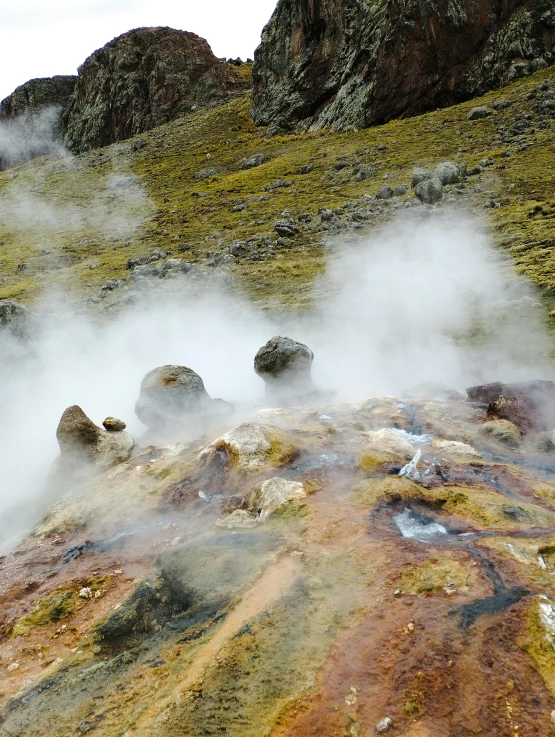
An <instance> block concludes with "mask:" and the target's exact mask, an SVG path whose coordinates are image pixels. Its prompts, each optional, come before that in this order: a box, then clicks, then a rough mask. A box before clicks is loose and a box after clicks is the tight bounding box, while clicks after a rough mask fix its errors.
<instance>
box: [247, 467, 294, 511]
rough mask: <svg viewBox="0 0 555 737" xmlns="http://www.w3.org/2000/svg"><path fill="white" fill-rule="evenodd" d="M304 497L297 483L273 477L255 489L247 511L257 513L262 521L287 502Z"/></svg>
mask: <svg viewBox="0 0 555 737" xmlns="http://www.w3.org/2000/svg"><path fill="white" fill-rule="evenodd" d="M305 496H306V491H305V489H304V486H303V484H301V483H300V482H299V481H289V480H288V479H282V478H280V477H279V476H274V478H272V479H268V481H264V482H263V483H262V484H260V485H259V486H257V487H256V489H255V490H254V491H253V493H252V495H251V498H250V499H249V509H252V510H255V511H256V512H258V514H259V518H260V520H261V521H262V520H265V519H267V518H268V517H270V516H271V515H272V514H273V513H274V512H275V511H276V510H278V509H279V508H280V507H283V506H284V504H287V502H290V501H294V500H296V499H303V498H304V497H305Z"/></svg>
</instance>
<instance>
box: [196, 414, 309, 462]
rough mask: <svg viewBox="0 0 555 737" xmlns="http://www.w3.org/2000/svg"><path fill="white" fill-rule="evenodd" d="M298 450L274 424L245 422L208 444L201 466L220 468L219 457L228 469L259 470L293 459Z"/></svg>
mask: <svg viewBox="0 0 555 737" xmlns="http://www.w3.org/2000/svg"><path fill="white" fill-rule="evenodd" d="M297 453H298V450H297V448H296V447H295V446H294V445H293V443H292V442H291V441H290V440H289V438H288V436H287V435H286V434H285V433H284V432H283V431H282V430H280V429H279V428H278V427H274V426H273V425H261V424H258V423H256V422H245V423H243V424H242V425H237V427H234V428H233V429H232V430H229V432H227V433H225V435H222V436H221V437H219V438H217V439H216V440H214V442H212V443H210V445H208V446H207V447H206V448H204V450H202V451H201V453H200V459H201V460H202V462H203V463H205V464H207V465H209V464H212V463H215V464H216V465H217V466H218V467H220V466H221V462H222V454H223V457H224V459H225V462H226V464H227V465H228V466H229V467H230V468H236V469H238V470H241V471H249V472H251V471H260V470H262V469H264V468H273V467H276V466H280V465H283V464H284V463H287V462H288V461H291V460H293V458H295V457H296V455H297Z"/></svg>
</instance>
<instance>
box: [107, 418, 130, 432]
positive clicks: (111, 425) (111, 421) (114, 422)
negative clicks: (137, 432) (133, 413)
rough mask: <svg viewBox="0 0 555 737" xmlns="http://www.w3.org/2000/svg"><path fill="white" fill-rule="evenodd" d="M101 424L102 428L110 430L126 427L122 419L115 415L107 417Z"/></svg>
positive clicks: (117, 430)
mask: <svg viewBox="0 0 555 737" xmlns="http://www.w3.org/2000/svg"><path fill="white" fill-rule="evenodd" d="M102 424H103V425H104V429H105V430H109V431H110V432H120V431H121V430H125V428H126V427H127V425H126V424H125V422H124V421H123V420H118V419H117V418H116V417H107V418H106V419H105V420H104V422H103V423H102Z"/></svg>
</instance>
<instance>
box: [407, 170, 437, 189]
mask: <svg viewBox="0 0 555 737" xmlns="http://www.w3.org/2000/svg"><path fill="white" fill-rule="evenodd" d="M431 178H432V175H431V174H430V172H429V171H428V170H427V169H422V168H420V167H416V168H415V169H413V172H412V178H411V181H410V186H411V187H412V188H413V189H414V188H415V187H416V185H417V184H420V182H424V181H426V179H431Z"/></svg>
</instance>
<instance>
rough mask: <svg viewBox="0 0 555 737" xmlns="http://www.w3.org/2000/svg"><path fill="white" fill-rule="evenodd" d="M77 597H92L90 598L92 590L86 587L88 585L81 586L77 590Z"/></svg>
mask: <svg viewBox="0 0 555 737" xmlns="http://www.w3.org/2000/svg"><path fill="white" fill-rule="evenodd" d="M79 598H80V599H92V598H93V592H92V590H91V589H89V588H88V587H86V586H85V587H83V588H82V589H81V590H80V591H79Z"/></svg>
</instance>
